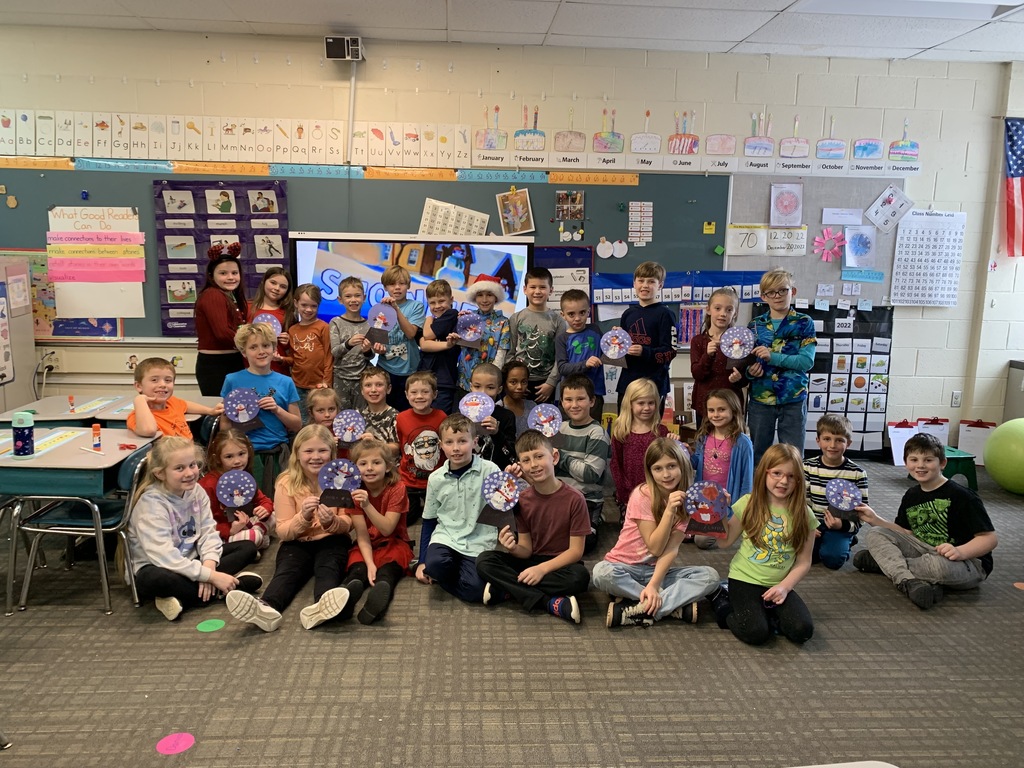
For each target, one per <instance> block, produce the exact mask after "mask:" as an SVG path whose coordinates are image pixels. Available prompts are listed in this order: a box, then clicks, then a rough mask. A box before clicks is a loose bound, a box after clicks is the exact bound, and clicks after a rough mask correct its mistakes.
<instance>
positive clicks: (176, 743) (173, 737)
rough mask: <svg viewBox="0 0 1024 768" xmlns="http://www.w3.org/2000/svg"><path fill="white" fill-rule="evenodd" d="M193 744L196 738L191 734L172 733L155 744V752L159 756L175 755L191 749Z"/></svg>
mask: <svg viewBox="0 0 1024 768" xmlns="http://www.w3.org/2000/svg"><path fill="white" fill-rule="evenodd" d="M195 743H196V737H195V736H193V735H192V734H191V733H172V734H170V735H168V736H164V737H163V738H162V739H160V741H158V742H157V743H156V751H157V752H159V753H160V754H161V755H177V754H180V753H182V752H184V751H186V750H189V749H192V746H193V745H194V744H195Z"/></svg>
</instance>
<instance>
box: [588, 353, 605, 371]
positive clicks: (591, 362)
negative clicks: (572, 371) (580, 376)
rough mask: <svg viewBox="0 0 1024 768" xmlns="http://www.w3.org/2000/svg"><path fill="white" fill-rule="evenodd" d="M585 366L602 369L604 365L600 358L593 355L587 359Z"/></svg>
mask: <svg viewBox="0 0 1024 768" xmlns="http://www.w3.org/2000/svg"><path fill="white" fill-rule="evenodd" d="M584 365H585V366H587V368H600V367H601V366H602V365H604V363H602V362H601V358H600V357H596V356H594V355H591V356H590V357H588V358H587V362H586V363H584Z"/></svg>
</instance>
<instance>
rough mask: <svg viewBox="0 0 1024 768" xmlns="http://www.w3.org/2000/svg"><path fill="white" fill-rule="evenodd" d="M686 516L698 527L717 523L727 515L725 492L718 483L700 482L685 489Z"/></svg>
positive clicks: (727, 505)
mask: <svg viewBox="0 0 1024 768" xmlns="http://www.w3.org/2000/svg"><path fill="white" fill-rule="evenodd" d="M684 505H685V507H686V514H688V515H689V516H690V518H691V519H692V520H695V521H696V522H697V523H698V524H700V525H711V524H713V523H717V522H718V521H719V520H721V519H722V518H724V517H727V516H728V514H729V504H728V503H727V502H726V496H725V490H724V489H723V488H722V486H720V485H719V484H718V483H712V482H709V481H706V480H705V481H701V482H699V483H694V484H693V485H691V486H690V487H689V488H687V489H686V501H685V502H684Z"/></svg>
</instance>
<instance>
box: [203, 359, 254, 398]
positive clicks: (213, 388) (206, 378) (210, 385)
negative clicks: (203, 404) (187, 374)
mask: <svg viewBox="0 0 1024 768" xmlns="http://www.w3.org/2000/svg"><path fill="white" fill-rule="evenodd" d="M243 368H245V358H243V357H242V353H241V352H232V353H231V354H227V355H211V354H208V353H206V352H200V353H199V354H198V355H196V382H197V383H198V384H199V391H200V392H201V393H202V394H203V395H204V396H207V397H220V390H221V388H222V387H223V386H224V379H225V378H226V377H227V375H228V374H229V373H235V372H236V371H240V370H242V369H243Z"/></svg>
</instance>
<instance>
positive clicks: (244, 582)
mask: <svg viewBox="0 0 1024 768" xmlns="http://www.w3.org/2000/svg"><path fill="white" fill-rule="evenodd" d="M235 578H236V579H238V586H237V587H236V589H240V590H242V591H243V592H248V593H249V594H250V595H252V594H255V593H256V592H259V590H260V588H261V587H262V586H263V577H262V576H260V575H259V574H258V573H253V572H252V571H242V572H241V573H236V574H235Z"/></svg>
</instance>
